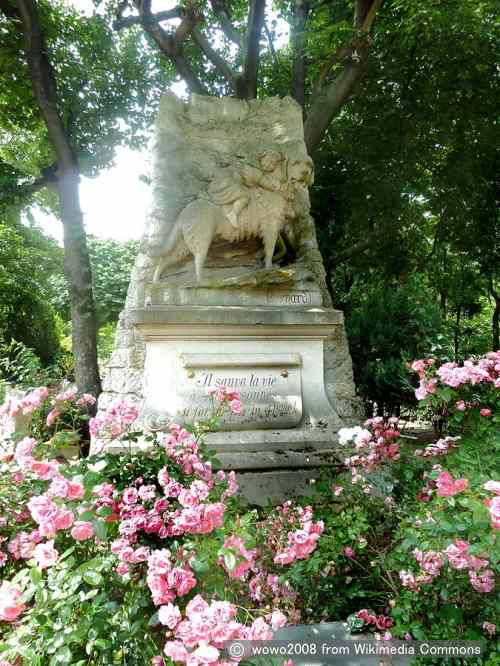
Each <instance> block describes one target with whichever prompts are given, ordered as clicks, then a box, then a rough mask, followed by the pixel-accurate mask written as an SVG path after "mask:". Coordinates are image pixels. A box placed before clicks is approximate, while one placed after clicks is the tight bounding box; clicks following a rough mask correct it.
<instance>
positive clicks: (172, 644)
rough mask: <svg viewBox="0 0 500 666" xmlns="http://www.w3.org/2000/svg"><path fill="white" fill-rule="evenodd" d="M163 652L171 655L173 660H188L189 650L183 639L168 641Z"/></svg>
mask: <svg viewBox="0 0 500 666" xmlns="http://www.w3.org/2000/svg"><path fill="white" fill-rule="evenodd" d="M163 652H165V654H166V655H167V657H170V659H171V660H172V661H187V659H188V651H187V650H186V648H185V647H184V645H183V643H181V641H168V642H167V643H165V647H164V648H163Z"/></svg>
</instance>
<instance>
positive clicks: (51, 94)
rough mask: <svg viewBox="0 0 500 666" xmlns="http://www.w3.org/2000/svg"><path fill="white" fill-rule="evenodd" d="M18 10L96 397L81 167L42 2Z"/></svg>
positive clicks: (77, 349) (82, 349)
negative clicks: (62, 106) (62, 105)
mask: <svg viewBox="0 0 500 666" xmlns="http://www.w3.org/2000/svg"><path fill="white" fill-rule="evenodd" d="M14 10H15V12H16V15H17V16H18V17H19V19H20V21H21V25H22V31H23V38H24V50H25V53H26V61H27V64H28V71H29V74H30V78H31V83H32V86H33V93H34V96H35V99H36V101H37V104H38V107H39V109H40V115H41V117H42V118H43V120H44V122H45V126H46V128H47V133H48V135H49V139H50V142H51V144H52V147H53V149H54V152H55V154H56V157H57V160H56V161H57V171H56V186H57V190H58V193H59V205H60V212H61V221H62V223H63V227H64V252H65V258H64V265H65V272H66V276H67V279H68V282H69V288H70V298H71V320H72V326H73V354H74V357H75V379H76V384H77V387H78V390H79V391H81V392H82V393H91V394H92V395H94V396H96V397H97V396H98V395H99V393H100V392H101V382H100V379H99V368H98V363H97V332H96V328H97V327H96V318H95V310H94V299H93V294H92V278H91V270H90V260H89V255H88V250H87V239H86V236H85V229H84V226H83V215H82V211H81V209H80V198H79V193H78V185H79V170H78V163H77V159H76V156H75V154H74V152H73V150H72V146H71V140H70V137H69V135H68V132H67V129H66V127H65V126H64V124H63V122H62V119H61V116H60V114H59V106H58V91H57V82H56V79H55V76H54V70H53V68H52V64H51V62H50V60H49V57H48V50H47V48H46V45H45V43H44V35H43V31H42V26H41V24H40V20H39V16H38V8H37V4H36V2H35V0H18V1H17V6H15V7H14Z"/></svg>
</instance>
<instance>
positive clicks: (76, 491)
mask: <svg viewBox="0 0 500 666" xmlns="http://www.w3.org/2000/svg"><path fill="white" fill-rule="evenodd" d="M84 494H85V488H84V487H83V485H82V484H81V483H80V482H79V481H70V482H69V483H68V495H67V497H68V499H72V500H75V499H82V497H83V496H84Z"/></svg>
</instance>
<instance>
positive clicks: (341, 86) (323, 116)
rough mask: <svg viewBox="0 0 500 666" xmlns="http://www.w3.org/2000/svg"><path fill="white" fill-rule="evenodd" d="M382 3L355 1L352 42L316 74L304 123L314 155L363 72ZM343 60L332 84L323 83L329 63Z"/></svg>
mask: <svg viewBox="0 0 500 666" xmlns="http://www.w3.org/2000/svg"><path fill="white" fill-rule="evenodd" d="M382 3H383V0H356V3H355V9H354V27H355V29H356V32H357V35H356V37H355V38H354V39H353V40H352V41H351V43H350V44H349V45H347V46H345V47H341V48H340V49H338V50H337V52H336V53H335V54H334V56H333V57H332V58H331V59H330V61H329V63H327V68H326V70H325V69H324V68H323V70H322V71H321V72H320V74H319V78H318V80H317V81H316V83H315V86H314V89H315V91H316V95H315V99H314V102H313V104H312V106H311V108H310V110H309V113H308V115H307V118H306V121H305V123H304V135H305V140H306V145H307V149H308V151H309V153H312V152H314V150H315V149H316V147H317V146H318V144H319V143H320V141H321V140H322V138H323V136H324V134H325V132H326V130H327V128H328V126H329V125H330V123H331V122H332V120H333V118H334V116H335V115H336V114H337V113H338V112H339V111H340V109H341V108H342V107H343V106H344V104H345V103H346V101H347V100H348V99H349V97H350V95H351V93H352V92H353V90H354V88H355V86H356V84H357V83H358V82H359V81H360V79H361V78H362V76H363V75H364V72H365V63H366V60H367V57H368V51H369V44H370V36H369V33H370V30H371V28H372V25H373V22H374V20H375V17H376V14H377V11H378V10H379V9H380V7H381V5H382ZM341 58H343V59H344V60H345V65H344V68H343V69H342V71H341V72H340V73H339V74H338V76H337V77H336V78H335V80H334V81H332V82H331V83H329V84H325V83H324V81H325V79H326V75H327V73H328V71H329V70H330V68H331V66H332V64H334V63H335V62H337V61H338V60H340V59H341Z"/></svg>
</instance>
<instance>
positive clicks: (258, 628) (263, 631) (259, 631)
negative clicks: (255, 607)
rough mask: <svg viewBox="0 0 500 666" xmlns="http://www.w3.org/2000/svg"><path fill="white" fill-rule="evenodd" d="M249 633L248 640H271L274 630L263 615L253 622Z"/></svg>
mask: <svg viewBox="0 0 500 666" xmlns="http://www.w3.org/2000/svg"><path fill="white" fill-rule="evenodd" d="M248 634H249V635H248V640H251V641H270V640H272V638H273V630H272V629H271V627H270V626H269V625H268V624H267V622H266V621H265V620H264V618H262V617H258V618H257V619H256V620H254V621H253V622H252V626H251V627H250V630H249V632H248Z"/></svg>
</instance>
